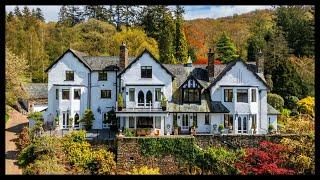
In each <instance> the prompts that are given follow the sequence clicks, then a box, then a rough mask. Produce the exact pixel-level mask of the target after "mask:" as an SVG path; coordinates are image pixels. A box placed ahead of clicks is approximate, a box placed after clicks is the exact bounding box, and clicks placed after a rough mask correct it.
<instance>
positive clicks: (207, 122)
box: [204, 114, 210, 125]
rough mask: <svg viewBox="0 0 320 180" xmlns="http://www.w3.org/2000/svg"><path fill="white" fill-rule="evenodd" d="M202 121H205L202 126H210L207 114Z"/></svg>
mask: <svg viewBox="0 0 320 180" xmlns="http://www.w3.org/2000/svg"><path fill="white" fill-rule="evenodd" d="M204 119H205V120H204V124H205V125H208V124H210V122H209V114H206V115H205V117H204Z"/></svg>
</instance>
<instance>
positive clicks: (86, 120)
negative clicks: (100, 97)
mask: <svg viewBox="0 0 320 180" xmlns="http://www.w3.org/2000/svg"><path fill="white" fill-rule="evenodd" d="M93 120H94V115H93V112H92V110H91V109H87V110H86V111H85V112H84V116H83V117H82V118H81V119H80V122H81V123H83V124H84V126H85V129H86V130H88V129H91V127H92V122H93Z"/></svg>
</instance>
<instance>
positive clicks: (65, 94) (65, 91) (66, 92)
mask: <svg viewBox="0 0 320 180" xmlns="http://www.w3.org/2000/svg"><path fill="white" fill-rule="evenodd" d="M69 94H70V90H69V89H63V90H62V99H69Z"/></svg>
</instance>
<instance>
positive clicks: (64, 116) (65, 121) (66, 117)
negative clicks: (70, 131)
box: [62, 112, 69, 129]
mask: <svg viewBox="0 0 320 180" xmlns="http://www.w3.org/2000/svg"><path fill="white" fill-rule="evenodd" d="M68 121H69V113H68V112H62V128H63V129H67V128H68Z"/></svg>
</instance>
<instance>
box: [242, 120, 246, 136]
mask: <svg viewBox="0 0 320 180" xmlns="http://www.w3.org/2000/svg"><path fill="white" fill-rule="evenodd" d="M242 121H243V133H247V118H246V117H244V118H243V120H242Z"/></svg>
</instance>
